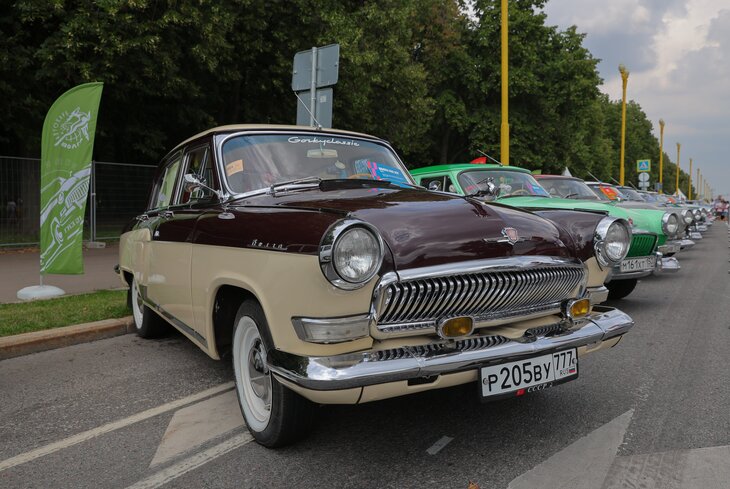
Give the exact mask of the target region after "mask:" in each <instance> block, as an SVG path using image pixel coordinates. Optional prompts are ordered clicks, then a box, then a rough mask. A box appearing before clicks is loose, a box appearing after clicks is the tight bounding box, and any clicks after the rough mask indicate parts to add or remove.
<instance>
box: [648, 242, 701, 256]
mask: <svg viewBox="0 0 730 489" xmlns="http://www.w3.org/2000/svg"><path fill="white" fill-rule="evenodd" d="M682 241H689V240H681V239H672V240H668V241H667V242H666V243H664V244H663V245H661V246H660V247H659V248H657V251H658V252H660V253H661V254H662V255H668V254H669V253H679V251H680V250H682V249H683V248H682ZM692 244H694V243H692Z"/></svg>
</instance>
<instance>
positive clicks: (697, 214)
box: [693, 209, 702, 221]
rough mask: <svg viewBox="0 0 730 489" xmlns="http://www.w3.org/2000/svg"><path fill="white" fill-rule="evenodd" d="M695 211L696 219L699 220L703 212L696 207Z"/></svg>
mask: <svg viewBox="0 0 730 489" xmlns="http://www.w3.org/2000/svg"><path fill="white" fill-rule="evenodd" d="M693 212H694V215H695V219H697V220H698V221H699V220H700V218H701V217H702V213H701V212H700V210H699V209H695V210H694V211H693Z"/></svg>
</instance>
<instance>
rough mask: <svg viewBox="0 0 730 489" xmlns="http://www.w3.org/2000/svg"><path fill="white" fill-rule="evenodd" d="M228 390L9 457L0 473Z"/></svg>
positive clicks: (203, 393)
mask: <svg viewBox="0 0 730 489" xmlns="http://www.w3.org/2000/svg"><path fill="white" fill-rule="evenodd" d="M230 389H233V382H226V383H225V384H221V385H218V386H215V387H211V388H210V389H206V390H204V391H201V392H198V393H197V394H193V395H191V396H188V397H183V398H182V399H178V400H177V401H172V402H168V403H166V404H163V405H161V406H157V407H155V408H152V409H148V410H147V411H142V412H141V413H137V414H133V415H132V416H129V417H128V418H124V419H120V420H117V421H112V422H111V423H107V424H105V425H103V426H99V427H98V428H93V429H91V430H88V431H84V432H82V433H78V434H76V435H73V436H70V437H68V438H65V439H63V440H59V441H56V442H53V443H50V444H48V445H45V446H42V447H40V448H36V449H34V450H31V451H29V452H25V453H21V454H20V455H16V456H15V457H11V458H9V459H6V460H3V461H2V462H0V472H2V471H3V470H6V469H9V468H11V467H15V466H16V465H21V464H24V463H26V462H30V461H31V460H35V459H37V458H40V457H44V456H46V455H48V454H51V453H54V452H57V451H59V450H63V449H64V448H68V447H70V446H73V445H77V444H79V443H81V442H84V441H87V440H90V439H92V438H95V437H97V436H99V435H103V434H105V433H109V432H110V431H114V430H118V429H119V428H124V427H125V426H129V425H131V424H134V423H138V422H140V421H144V420H145V419H149V418H152V417H154V416H157V415H159V414H162V413H166V412H168V411H172V410H174V409H177V408H179V407H182V406H185V405H187V404H190V403H193V402H195V401H199V400H201V399H205V398H206V397H210V396H212V395H215V394H220V393H221V392H225V391H227V390H230Z"/></svg>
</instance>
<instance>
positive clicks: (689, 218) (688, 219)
mask: <svg viewBox="0 0 730 489" xmlns="http://www.w3.org/2000/svg"><path fill="white" fill-rule="evenodd" d="M682 220H683V221H684V224H685V226H689V225H690V224H692V222H693V221H694V215H693V213H692V211H691V210H689V209H683V210H682Z"/></svg>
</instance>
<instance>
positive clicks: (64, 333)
mask: <svg viewBox="0 0 730 489" xmlns="http://www.w3.org/2000/svg"><path fill="white" fill-rule="evenodd" d="M134 330H135V328H134V320H133V319H132V316H127V317H123V318H119V319H104V320H103V321H95V322H93V323H85V324H76V325H74V326H64V327H61V328H54V329H47V330H44V331H34V332H33V333H22V334H17V335H13V336H6V337H2V338H0V360H5V359H8V358H14V357H19V356H22V355H29V354H31V353H38V352H41V351H46V350H53V349H56V348H63V347H64V346H71V345H78V344H79V343H88V342H89V341H96V340H102V339H104V338H112V337H114V336H119V335H123V334H127V333H133V332H134Z"/></svg>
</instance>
